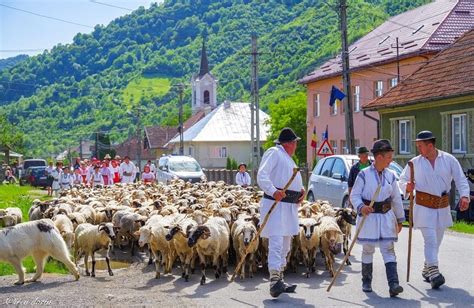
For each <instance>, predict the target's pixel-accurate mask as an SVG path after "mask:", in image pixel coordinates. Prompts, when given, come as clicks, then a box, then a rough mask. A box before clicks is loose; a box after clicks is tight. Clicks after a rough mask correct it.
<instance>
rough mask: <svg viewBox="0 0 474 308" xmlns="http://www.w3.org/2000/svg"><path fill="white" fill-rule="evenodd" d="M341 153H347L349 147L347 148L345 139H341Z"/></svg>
mask: <svg viewBox="0 0 474 308" xmlns="http://www.w3.org/2000/svg"><path fill="white" fill-rule="evenodd" d="M341 151H342V152H341V154H349V149H348V148H347V143H346V140H341Z"/></svg>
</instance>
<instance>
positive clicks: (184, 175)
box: [157, 155, 206, 183]
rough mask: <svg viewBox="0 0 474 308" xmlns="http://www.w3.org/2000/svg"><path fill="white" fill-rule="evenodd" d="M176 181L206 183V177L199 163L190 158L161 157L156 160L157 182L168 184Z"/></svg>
mask: <svg viewBox="0 0 474 308" xmlns="http://www.w3.org/2000/svg"><path fill="white" fill-rule="evenodd" d="M176 179H182V180H184V181H186V182H191V183H197V182H201V181H206V175H205V174H204V172H203V171H202V168H201V166H200V165H199V163H198V162H197V161H196V160H195V159H194V158H193V157H191V156H181V155H167V156H163V157H161V158H160V159H159V160H158V170H157V180H158V182H162V183H169V182H170V181H171V180H176Z"/></svg>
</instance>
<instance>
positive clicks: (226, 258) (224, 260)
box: [222, 250, 229, 274]
mask: <svg viewBox="0 0 474 308" xmlns="http://www.w3.org/2000/svg"><path fill="white" fill-rule="evenodd" d="M222 264H223V267H222V272H223V273H224V274H227V266H228V264H229V250H226V251H225V252H224V254H223V256H222Z"/></svg>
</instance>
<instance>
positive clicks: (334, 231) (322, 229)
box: [318, 216, 343, 277]
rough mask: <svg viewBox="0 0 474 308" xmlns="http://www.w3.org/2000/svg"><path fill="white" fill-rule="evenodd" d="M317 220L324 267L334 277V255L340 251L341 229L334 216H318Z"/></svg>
mask: <svg viewBox="0 0 474 308" xmlns="http://www.w3.org/2000/svg"><path fill="white" fill-rule="evenodd" d="M318 222H319V223H320V224H319V226H318V229H319V234H320V235H321V250H322V252H323V253H324V257H325V259H326V267H327V269H328V270H329V273H330V274H331V277H334V255H337V254H338V253H339V252H340V251H341V245H342V242H343V237H342V231H341V229H340V228H339V226H338V225H337V222H336V218H334V217H331V216H323V217H320V218H319V221H318Z"/></svg>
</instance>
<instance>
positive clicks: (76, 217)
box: [67, 212, 86, 230]
mask: <svg viewBox="0 0 474 308" xmlns="http://www.w3.org/2000/svg"><path fill="white" fill-rule="evenodd" d="M67 217H68V218H69V219H70V220H71V222H72V226H73V229H74V230H76V228H77V226H79V225H80V224H84V223H86V216H85V215H84V214H83V213H78V212H74V213H71V214H69V215H67Z"/></svg>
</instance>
